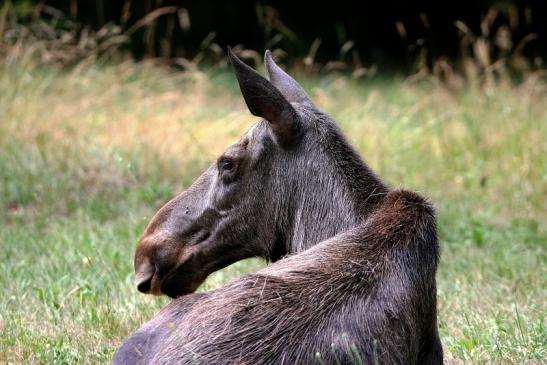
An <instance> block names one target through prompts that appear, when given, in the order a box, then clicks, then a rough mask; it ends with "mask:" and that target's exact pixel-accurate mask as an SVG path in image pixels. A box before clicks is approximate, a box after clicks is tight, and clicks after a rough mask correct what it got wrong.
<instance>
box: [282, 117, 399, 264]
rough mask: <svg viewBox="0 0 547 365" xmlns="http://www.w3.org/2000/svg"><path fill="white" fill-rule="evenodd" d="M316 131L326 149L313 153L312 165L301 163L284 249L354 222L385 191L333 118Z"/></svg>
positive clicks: (310, 242)
mask: <svg viewBox="0 0 547 365" xmlns="http://www.w3.org/2000/svg"><path fill="white" fill-rule="evenodd" d="M322 117H323V118H327V117H326V116H322ZM320 134H321V135H320V136H318V137H319V138H321V140H322V141H328V143H327V144H326V145H327V146H328V150H325V149H323V151H322V153H320V154H318V155H317V156H316V157H314V161H313V163H312V165H313V166H314V167H312V168H304V166H301V167H302V170H301V171H304V172H303V174H304V176H302V174H300V176H299V179H301V181H300V182H299V183H298V182H297V183H296V184H294V186H297V188H296V191H295V192H293V194H292V195H293V196H292V200H293V204H292V207H291V213H290V214H289V216H290V219H289V220H290V222H287V223H289V226H290V227H291V229H290V230H289V232H290V233H289V234H288V235H286V237H285V250H286V253H287V254H293V253H297V252H300V251H302V250H305V249H307V248H309V247H311V246H313V245H315V244H317V243H319V242H321V241H323V240H325V239H327V238H330V237H333V236H335V235H337V234H339V233H341V232H343V231H346V230H348V229H350V228H352V227H355V226H356V225H358V224H359V223H361V222H362V221H363V220H364V219H366V218H367V216H368V215H369V214H370V213H371V212H372V211H373V210H374V208H375V206H376V205H377V204H378V202H379V201H380V200H381V199H382V197H383V195H385V193H386V192H387V191H388V187H387V186H386V185H385V184H384V183H383V182H382V181H381V180H380V179H379V178H378V177H377V176H376V175H375V174H374V173H373V172H372V170H371V169H370V168H369V167H368V166H367V165H366V164H365V163H364V162H363V161H362V160H361V158H360V157H359V155H358V154H357V153H356V152H355V150H354V149H353V148H352V147H351V146H350V145H349V143H348V142H347V141H346V140H345V138H344V137H343V135H342V133H341V132H340V131H339V129H338V127H336V125H335V124H334V123H333V122H330V121H328V122H325V123H322V128H321V129H320ZM322 145H325V143H324V142H323V143H322ZM312 150H313V149H312ZM308 162H309V160H308ZM308 166H309V163H308ZM297 168H298V166H297Z"/></svg>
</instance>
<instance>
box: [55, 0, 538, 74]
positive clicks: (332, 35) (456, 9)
mask: <svg viewBox="0 0 547 365" xmlns="http://www.w3.org/2000/svg"><path fill="white" fill-rule="evenodd" d="M46 4H48V5H51V6H53V7H56V8H58V9H61V10H62V11H63V12H65V14H67V15H68V16H71V17H73V18H75V19H76V20H78V21H80V22H82V23H84V24H87V25H90V26H92V27H93V28H95V29H97V28H100V27H101V26H102V25H104V24H106V23H108V22H114V23H118V24H122V26H123V27H124V28H126V29H127V28H129V27H131V25H133V24H135V23H136V22H137V21H139V20H140V19H142V18H143V17H144V16H145V15H146V14H149V13H150V12H152V11H153V10H154V9H158V8H161V7H166V6H176V7H177V8H184V9H185V10H182V11H179V12H174V13H171V14H167V15H164V16H161V17H159V18H158V19H157V20H156V21H155V22H154V24H153V26H151V27H143V28H140V29H139V30H138V31H136V32H135V33H133V34H132V40H131V44H130V48H131V52H132V53H133V55H134V56H135V58H137V59H139V58H143V57H146V56H150V57H158V56H160V57H186V58H192V57H193V56H195V55H196V54H197V53H199V52H200V45H201V43H202V42H203V40H204V39H206V38H207V37H208V36H210V34H211V32H214V33H215V36H214V42H215V43H217V44H218V45H219V46H220V47H221V48H224V47H225V46H226V45H237V44H241V45H242V46H243V47H245V48H248V49H253V50H256V51H259V52H260V53H261V52H262V51H263V50H264V49H265V48H266V47H267V46H268V45H270V46H271V44H269V41H271V40H272V38H274V37H275V36H276V35H277V34H279V33H281V34H282V39H281V40H280V41H279V42H278V43H276V46H278V47H281V48H283V49H284V50H286V51H287V52H288V53H289V54H290V56H291V57H302V56H305V55H306V53H307V52H308V51H309V48H310V45H311V44H312V42H313V41H314V40H315V39H320V40H321V45H320V47H319V50H318V52H317V60H319V61H326V60H333V59H337V58H338V57H339V55H340V49H341V47H342V46H343V44H344V43H345V42H347V41H349V40H353V41H354V42H355V43H354V47H353V49H356V50H358V53H359V55H360V57H361V59H362V61H363V62H365V63H368V64H370V63H378V64H381V65H382V67H383V68H384V69H386V68H387V69H389V68H395V69H398V68H408V67H409V66H410V64H409V63H410V59H411V58H412V54H411V53H412V52H410V54H409V47H410V50H411V51H412V47H413V46H412V45H413V44H414V43H415V42H416V41H418V43H420V44H421V45H419V47H427V49H428V58H429V59H436V58H438V57H439V56H448V57H450V58H455V57H457V56H458V54H459V41H458V39H459V38H458V29H457V28H456V27H455V25H454V22H455V21H456V20H461V21H462V22H464V23H465V24H467V26H468V27H469V28H470V29H471V30H472V31H473V32H474V33H475V34H480V33H481V30H480V23H481V19H483V17H484V16H485V15H486V14H487V12H488V10H489V9H490V8H492V7H493V8H495V9H497V10H498V11H499V14H498V16H497V18H496V21H495V22H494V28H495V27H496V26H497V25H499V24H501V23H504V24H510V25H511V26H512V29H511V34H512V35H513V43H514V44H515V45H516V44H517V43H518V42H519V40H521V39H522V38H523V37H524V36H526V35H528V34H530V33H535V34H537V35H538V38H537V39H536V40H534V41H533V42H530V44H529V45H527V46H526V48H525V51H524V54H525V55H526V56H527V57H529V58H530V59H534V58H536V57H539V56H543V57H544V56H545V55H546V54H547V41H546V38H545V37H546V36H547V1H545V0H522V1H516V0H507V1H488V0H477V1H468V0H465V1H450V0H447V1H443V0H409V1H404V0H379V1H350V0H337V1H325V2H322V1H298V0H292V1H288V0H280V1H266V0H263V1H252V0H186V1H183V0H134V1H132V0H96V1H87V0H47V1H46ZM188 20H189V22H188ZM397 22H400V24H399V30H398V29H397V27H396V23H397ZM401 24H402V25H403V26H404V32H406V38H405V37H404V36H401V27H400V25H401ZM268 25H270V26H272V30H271V31H268ZM279 37H280V36H278V38H279Z"/></svg>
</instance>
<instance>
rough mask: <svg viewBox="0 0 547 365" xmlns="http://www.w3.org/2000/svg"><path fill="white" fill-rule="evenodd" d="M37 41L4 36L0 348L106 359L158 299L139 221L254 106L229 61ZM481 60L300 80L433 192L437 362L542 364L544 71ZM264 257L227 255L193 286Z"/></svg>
mask: <svg viewBox="0 0 547 365" xmlns="http://www.w3.org/2000/svg"><path fill="white" fill-rule="evenodd" d="M33 44H34V48H33V47H28V46H24V45H21V44H20V43H17V42H15V43H14V44H11V45H10V48H9V49H8V48H4V49H3V50H2V49H0V55H1V56H2V57H1V60H0V227H1V228H0V290H1V291H2V293H3V295H2V297H1V298H0V308H1V309H2V310H1V311H0V331H1V333H2V336H0V363H6V364H10V363H13V364H19V363H25V364H42V363H45V364H49V363H59V364H63V363H69V364H72V363H89V364H92V363H107V362H108V361H109V360H110V358H111V357H112V355H113V352H114V351H115V349H116V348H117V347H118V346H119V344H120V343H121V341H123V339H124V338H126V337H127V336H128V335H129V334H130V333H131V332H132V331H134V330H135V329H136V328H138V327H139V325H140V324H141V323H143V322H144V321H146V320H147V319H149V318H151V317H152V316H153V315H154V313H155V312H157V311H158V310H159V309H160V308H161V307H162V306H163V305H164V304H165V303H167V300H166V299H165V298H155V297H150V296H145V295H142V294H139V293H138V292H137V290H136V288H135V286H134V283H133V267H132V259H133V253H134V248H135V245H136V242H137V240H138V237H139V235H140V233H141V232H142V231H143V229H144V227H145V225H146V223H147V221H148V220H149V219H150V217H151V216H152V214H153V213H154V212H155V211H156V209H157V208H159V207H160V206H161V205H162V204H163V203H164V202H165V201H167V200H168V199H169V198H170V197H172V196H173V195H175V194H176V193H177V192H180V191H181V190H183V189H184V188H185V187H187V186H189V184H191V182H192V181H193V180H194V179H195V178H196V177H197V176H198V175H199V174H200V172H201V171H203V170H204V169H205V168H206V167H207V166H208V165H209V164H210V163H211V162H212V161H213V160H214V159H215V158H216V156H217V155H218V154H219V153H221V152H222V150H223V149H224V148H225V147H227V146H228V145H229V144H230V143H232V142H234V141H236V140H237V138H238V137H239V136H240V135H241V134H242V133H243V132H244V131H245V130H246V129H247V128H249V127H250V126H251V125H252V123H253V122H254V118H253V117H252V116H251V115H250V114H249V113H248V112H247V111H246V109H245V106H244V103H243V100H242V98H241V97H240V95H239V92H238V90H237V85H236V82H235V79H234V78H233V76H232V75H231V74H230V73H229V72H227V71H226V70H209V71H205V72H203V71H198V70H193V71H188V72H184V73H177V72H174V71H173V70H170V69H166V68H162V67H158V66H157V65H154V64H152V63H147V62H144V63H140V64H137V63H134V62H132V61H129V62H122V61H120V62H115V63H112V64H107V65H105V64H104V63H96V62H94V61H92V62H88V61H89V59H87V61H85V62H79V63H77V65H76V66H75V67H72V68H69V69H63V70H60V69H58V68H57V67H54V66H51V65H50V66H43V64H44V63H43V62H36V61H35V60H36V50H37V49H38V50H39V49H40V47H42V46H44V43H33ZM45 48H47V47H45ZM40 55H41V56H42V60H43V56H44V55H46V56H47V53H44V52H42V53H40ZM488 62H490V61H488ZM487 66H488V65H484V69H483V71H481V72H479V73H475V74H474V75H475V76H474V78H473V79H466V78H461V77H457V76H455V75H453V74H452V73H450V72H443V73H441V74H440V76H439V77H438V76H436V75H435V74H428V73H421V74H420V75H419V76H420V77H418V78H417V77H412V78H397V77H391V78H384V77H381V76H375V77H374V78H369V79H360V80H359V81H356V80H353V79H351V78H349V77H346V76H343V75H339V74H335V73H331V74H329V75H327V76H325V77H322V78H318V77H315V76H310V75H307V76H305V77H304V76H302V75H301V77H297V78H299V80H301V81H302V82H303V84H304V86H305V87H306V88H307V90H308V91H309V92H310V94H311V96H312V99H313V100H314V101H315V102H316V103H317V105H318V106H319V107H320V108H321V109H323V110H325V111H327V112H328V113H329V114H330V115H331V116H333V118H334V119H335V120H337V121H338V123H339V125H340V126H341V127H342V129H343V130H344V131H345V132H346V134H347V136H348V137H349V139H350V140H351V142H352V143H353V145H354V146H356V147H357V149H358V150H359V151H360V152H361V154H362V156H363V157H364V159H365V160H366V161H367V162H368V163H369V164H370V165H371V166H372V167H373V168H374V169H375V170H376V171H377V172H378V174H379V175H380V176H382V177H383V178H385V180H387V181H388V182H389V183H390V184H392V185H393V186H396V187H406V188H409V189H413V190H416V191H419V192H421V193H423V194H425V195H427V196H429V197H431V199H432V200H433V202H434V203H435V205H436V206H437V208H438V213H439V232H440V238H441V245H442V249H443V253H442V262H441V265H440V271H439V274H438V281H439V309H440V329H441V338H442V341H443V344H444V347H445V352H446V357H447V358H448V359H449V360H448V362H449V363H453V364H459V363H474V364H475V363H476V364H499V363H504V364H505V363H507V364H522V363H528V364H539V363H542V362H543V361H544V359H545V358H546V357H547V326H546V314H545V313H547V287H546V281H545V278H546V277H547V257H546V246H547V226H546V225H545V222H547V205H546V204H545V202H546V198H547V109H546V108H545V105H547V86H546V83H545V80H544V75H543V74H542V73H541V71H539V72H528V73H526V74H525V75H524V76H523V77H522V81H520V82H519V83H518V84H514V83H513V82H512V81H510V80H509V79H508V78H506V77H502V76H503V75H502V73H499V74H495V75H494V74H491V73H489V71H487V70H488V67H487ZM441 76H442V82H441ZM447 78H448V80H447ZM262 265H263V263H261V262H259V261H258V260H247V261H243V262H240V263H237V264H235V265H233V266H231V267H229V268H227V269H225V270H222V271H220V272H218V273H216V274H214V275H213V276H212V277H211V278H209V279H208V280H207V282H206V283H205V284H204V286H203V287H202V288H201V289H200V290H208V289H211V288H215V287H219V286H221V285H223V284H225V283H227V282H230V281H232V280H235V279H236V278H238V277H240V276H241V275H244V273H246V272H250V271H255V270H257V269H258V268H259V267H261V266H262Z"/></svg>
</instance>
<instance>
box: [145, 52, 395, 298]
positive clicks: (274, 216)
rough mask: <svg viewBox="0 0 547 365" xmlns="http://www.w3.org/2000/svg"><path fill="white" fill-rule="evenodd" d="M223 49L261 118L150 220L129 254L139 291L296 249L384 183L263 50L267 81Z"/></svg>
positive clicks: (349, 222) (185, 284) (170, 288)
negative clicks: (136, 244)
mask: <svg viewBox="0 0 547 365" xmlns="http://www.w3.org/2000/svg"><path fill="white" fill-rule="evenodd" d="M228 56H229V59H230V61H231V63H232V65H233V68H234V71H235V75H236V78H237V80H238V82H239V86H240V89H241V93H242V95H243V98H244V99H245V103H246V104H247V107H248V109H249V111H250V112H251V113H252V114H253V115H255V116H257V117H260V118H262V119H261V120H260V121H258V122H257V123H256V124H255V125H254V126H253V127H252V128H251V129H250V130H249V131H248V132H247V133H246V134H245V135H244V136H243V137H242V138H241V139H240V140H239V142H237V143H236V144H234V145H232V146H231V147H229V148H228V149H227V150H226V151H225V152H224V153H223V154H222V155H221V156H220V157H219V158H218V159H217V161H216V162H215V163H213V164H212V165H211V166H210V167H209V168H208V169H207V170H206V171H205V172H204V173H203V174H202V175H201V176H200V177H199V178H198V179H197V181H196V182H195V183H194V184H193V185H192V186H191V187H190V188H189V189H188V190H186V191H184V192H183V193H182V194H180V195H179V196H177V197H175V198H173V199H172V200H171V201H169V202H168V203H167V204H165V205H164V206H163V207H162V208H161V209H160V210H159V211H158V212H157V213H156V215H155V216H154V217H153V218H152V220H151V222H150V223H149V225H148V227H147V228H146V230H145V231H144V233H143V235H142V237H141V239H140V242H139V246H138V248H137V251H136V254H135V272H136V284H137V288H138V290H139V291H141V292H143V293H152V294H156V295H160V294H166V295H168V296H171V297H177V296H180V295H183V294H186V293H190V292H193V291H195V290H196V289H197V287H198V286H199V285H200V284H201V283H202V282H203V281H204V280H205V279H206V278H207V276H208V275H209V274H211V273H212V272H214V271H216V270H219V269H221V268H223V267H226V266H228V265H230V264H232V263H234V262H236V261H239V260H242V259H245V258H249V257H256V256H258V257H263V258H265V259H267V260H269V261H276V260H278V259H279V258H281V257H283V256H284V255H287V254H290V253H295V252H299V251H301V250H303V249H306V248H308V247H309V246H312V245H314V244H315V243H317V242H320V241H321V240H324V239H326V238H328V237H332V236H334V235H336V234H337V233H339V232H341V231H344V230H346V229H348V228H350V227H353V226H354V225H356V224H357V223H358V221H359V219H360V217H362V216H363V214H365V213H366V211H368V210H370V208H367V207H368V206H370V202H373V201H374V196H375V194H374V193H375V192H381V191H384V190H385V189H386V188H385V186H384V185H383V184H382V183H381V182H380V180H378V179H377V178H376V177H375V176H374V175H373V174H372V172H370V171H369V170H368V169H365V170H366V171H365V172H366V173H363V165H364V164H363V163H362V161H361V160H360V158H359V157H358V155H357V154H356V153H355V152H354V151H353V150H352V149H351V147H349V145H348V144H347V142H346V141H345V140H344V138H343V137H342V135H341V133H340V132H339V130H338V128H337V127H336V125H335V124H334V123H333V122H332V121H331V120H330V119H329V118H328V117H327V116H326V115H325V114H323V113H321V112H319V111H318V110H317V109H316V107H315V106H314V105H313V103H312V102H311V101H310V99H309V97H308V96H307V95H306V93H305V91H304V90H303V89H302V87H301V86H300V85H299V84H298V83H297V82H296V81H295V80H294V79H293V78H292V77H290V76H289V75H288V74H286V73H285V72H284V71H283V70H282V69H281V68H280V67H279V66H277V65H276V64H275V62H274V61H273V59H272V56H271V54H270V52H269V51H267V52H266V54H265V63H266V67H267V70H268V74H269V79H270V80H269V81H268V80H267V79H265V78H264V77H262V76H261V75H260V74H258V73H257V72H256V71H254V70H253V69H252V68H250V67H249V66H247V65H246V64H245V63H243V62H242V61H241V60H239V59H238V58H237V57H236V56H235V55H234V53H233V52H232V51H231V50H230V49H228ZM363 186H365V187H368V188H366V189H363ZM356 195H358V196H362V199H356ZM363 201H366V202H368V204H369V205H367V206H365V205H363V204H361V203H359V202H363Z"/></svg>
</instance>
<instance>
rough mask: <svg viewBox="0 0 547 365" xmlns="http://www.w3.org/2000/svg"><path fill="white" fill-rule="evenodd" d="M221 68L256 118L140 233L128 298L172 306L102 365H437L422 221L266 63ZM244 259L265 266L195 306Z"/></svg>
mask: <svg viewBox="0 0 547 365" xmlns="http://www.w3.org/2000/svg"><path fill="white" fill-rule="evenodd" d="M228 56H229V59H230V61H231V63H232V65H233V69H234V71H235V76H236V78H237V80H238V82H239V86H240V89H241V93H242V95H243V98H244V100H245V103H246V104H247V107H248V109H249V111H250V112H251V113H252V114H253V115H255V116H257V117H259V118H261V119H260V120H259V121H258V122H257V123H256V125H255V126H253V127H252V128H251V129H250V130H249V131H248V132H247V133H246V134H245V135H243V136H242V137H241V139H240V140H239V142H237V143H236V144H234V145H233V146H230V147H228V149H226V151H225V152H224V153H223V154H222V155H221V156H220V157H219V158H218V159H217V161H216V162H215V163H213V164H212V165H211V166H210V167H209V169H207V170H206V171H205V172H204V173H203V175H201V177H200V178H198V180H197V181H196V182H195V183H194V184H193V185H192V186H191V187H190V188H189V189H188V190H187V191H185V192H183V193H182V194H181V195H179V196H177V197H175V198H173V199H172V200H171V201H169V202H168V203H167V204H165V206H163V207H162V208H161V209H160V210H159V211H158V212H157V213H156V215H155V216H154V217H153V218H152V220H151V221H150V223H149V225H148V227H147V228H146V230H145V231H144V233H143V235H142V238H141V240H140V242H139V246H138V248H137V251H136V254H135V273H136V286H137V289H138V290H139V291H141V292H143V293H151V294H156V295H161V294H166V295H168V296H170V297H173V298H176V299H174V300H173V301H172V302H171V303H170V304H168V305H167V306H166V307H165V308H164V309H163V310H162V311H161V312H160V313H159V314H158V315H156V317H154V318H153V319H152V320H150V321H149V322H148V323H146V324H144V325H143V326H142V327H141V328H140V329H139V330H138V331H137V332H136V333H134V334H133V335H132V336H131V337H130V338H129V339H127V340H126V342H125V343H124V344H123V345H122V347H121V348H120V349H119V350H118V352H117V353H116V355H115V357H114V364H253V365H254V364H361V363H362V364H407V365H408V364H442V362H443V354H442V346H441V342H440V339H439V335H438V328H437V309H436V307H437V293H436V279H435V275H436V271H437V265H438V261H439V244H438V240H437V233H436V218H435V212H434V209H433V207H432V206H431V205H430V203H429V202H428V201H427V200H426V199H424V198H423V197H421V196H419V195H418V194H415V193H413V192H409V191H404V190H394V189H391V188H390V187H388V186H387V185H386V184H385V183H384V182H382V180H381V179H380V178H378V177H377V176H376V175H375V174H374V173H373V172H372V171H371V169H370V168H369V167H368V166H367V165H366V164H365V163H364V162H363V160H362V159H361V158H360V157H359V155H358V154H357V153H356V151H355V150H354V149H353V148H352V147H351V146H350V145H349V143H348V142H347V141H346V139H345V138H344V136H343V134H342V133H341V131H340V130H339V128H338V127H337V126H336V124H335V123H334V122H333V121H332V120H331V119H330V118H329V117H328V116H327V115H325V114H324V113H322V112H321V111H319V110H318V109H317V108H316V107H315V105H314V104H313V103H312V101H311V100H310V98H309V97H308V95H307V94H306V93H305V91H304V90H303V89H302V87H301V86H300V85H299V84H298V83H297V82H296V81H295V80H294V79H293V78H292V77H291V76H289V75H288V74H286V73H285V72H284V71H283V70H282V69H281V68H280V67H278V66H277V65H276V64H275V62H274V60H273V59H272V56H271V54H270V52H268V51H267V52H266V55H265V63H266V67H267V70H268V75H269V80H267V79H266V78H264V77H262V76H261V75H260V74H258V73H257V72H256V71H254V70H253V69H252V68H250V67H248V66H247V65H246V64H244V63H243V62H242V61H241V60H239V59H238V58H237V57H236V56H235V55H234V53H233V52H232V51H231V50H230V49H228ZM249 257H263V258H264V259H266V260H268V261H269V262H271V264H270V265H269V266H268V267H266V268H265V269H263V270H260V271H258V272H256V273H254V274H251V275H248V276H245V277H243V278H241V279H239V280H237V281H235V282H234V283H232V284H229V285H226V286H224V287H222V288H220V289H217V290H212V291H209V292H206V293H200V294H195V293H193V292H194V291H195V290H196V288H197V287H198V286H199V285H200V284H201V283H202V282H203V281H204V280H205V279H206V278H207V276H208V275H209V274H211V273H212V272H214V271H216V270H219V269H221V268H223V267H226V266H228V265H230V264H232V263H234V262H236V261H239V260H242V259H245V258H249Z"/></svg>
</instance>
